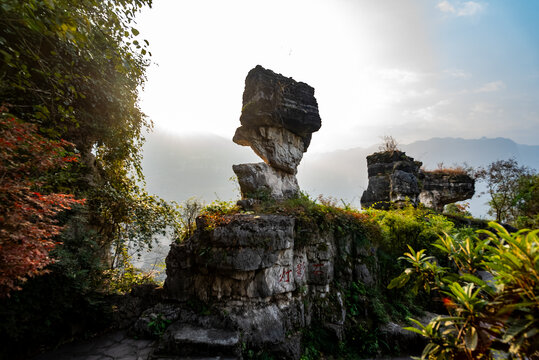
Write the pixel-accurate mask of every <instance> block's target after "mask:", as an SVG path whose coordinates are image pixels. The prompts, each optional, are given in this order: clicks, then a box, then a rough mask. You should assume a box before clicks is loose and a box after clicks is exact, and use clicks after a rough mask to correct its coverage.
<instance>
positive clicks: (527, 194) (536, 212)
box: [514, 174, 539, 228]
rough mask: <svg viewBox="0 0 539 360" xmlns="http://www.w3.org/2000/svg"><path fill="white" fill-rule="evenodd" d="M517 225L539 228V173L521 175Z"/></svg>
mask: <svg viewBox="0 0 539 360" xmlns="http://www.w3.org/2000/svg"><path fill="white" fill-rule="evenodd" d="M514 202H515V207H516V209H517V214H518V218H517V226H519V227H530V228H539V175H538V174H529V175H524V176H521V177H520V179H519V181H518V187H517V192H516V197H515V199H514Z"/></svg>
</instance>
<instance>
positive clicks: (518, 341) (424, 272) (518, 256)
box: [388, 222, 539, 359]
mask: <svg viewBox="0 0 539 360" xmlns="http://www.w3.org/2000/svg"><path fill="white" fill-rule="evenodd" d="M489 226H490V227H491V228H492V229H494V231H495V232H492V231H488V230H479V231H477V235H473V236H470V237H466V238H465V239H457V238H454V237H451V236H449V235H446V236H445V237H443V238H441V239H440V241H439V242H438V243H437V244H435V246H436V247H437V248H438V249H440V250H442V251H443V252H445V253H446V254H447V255H448V256H449V257H450V259H451V260H452V262H453V265H454V268H455V269H457V270H458V273H457V272H450V271H449V269H448V268H441V267H439V266H438V265H437V264H436V263H435V261H434V259H433V258H432V257H429V256H427V255H426V254H425V250H420V251H417V252H415V251H414V250H413V249H412V248H410V252H409V253H406V254H405V256H404V257H402V258H401V259H405V260H406V261H408V262H409V263H410V264H412V267H410V268H407V269H406V270H405V271H404V272H403V273H402V274H401V275H400V276H398V277H397V278H395V279H393V281H391V283H390V284H389V286H388V287H389V288H394V287H403V286H404V285H405V284H406V283H407V282H408V281H410V280H413V281H415V283H416V285H415V286H414V288H419V287H420V286H423V288H424V289H425V290H427V291H428V292H429V291H430V290H435V291H436V292H438V295H440V296H442V298H443V302H444V305H445V307H446V309H447V311H448V315H449V316H439V317H437V318H435V319H433V320H432V321H431V322H430V323H429V324H427V325H422V324H420V323H419V322H418V321H416V320H412V322H414V323H415V325H416V327H408V328H406V329H407V330H410V331H414V332H416V333H419V334H421V335H422V336H424V337H426V338H427V339H428V340H429V344H428V345H427V346H426V347H425V349H424V351H423V354H422V356H421V359H493V358H494V352H495V351H503V352H506V353H508V355H509V356H511V357H512V358H519V359H525V358H528V357H535V356H538V355H539V266H538V260H539V236H538V233H539V230H533V231H530V230H520V231H519V232H516V233H513V234H510V233H508V232H507V230H505V229H504V228H503V227H502V226H501V225H499V224H497V223H494V222H491V223H489Z"/></svg>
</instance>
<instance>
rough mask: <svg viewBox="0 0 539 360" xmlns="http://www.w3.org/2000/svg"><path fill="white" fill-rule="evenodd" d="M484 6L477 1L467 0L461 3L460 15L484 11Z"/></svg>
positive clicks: (470, 14) (458, 13)
mask: <svg viewBox="0 0 539 360" xmlns="http://www.w3.org/2000/svg"><path fill="white" fill-rule="evenodd" d="M483 8H484V6H483V5H481V4H480V3H478V2H475V1H467V2H465V3H463V4H462V5H461V7H460V8H459V10H458V12H457V15H458V16H472V15H475V14H477V13H479V12H481V11H483Z"/></svg>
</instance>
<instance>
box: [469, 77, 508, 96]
mask: <svg viewBox="0 0 539 360" xmlns="http://www.w3.org/2000/svg"><path fill="white" fill-rule="evenodd" d="M502 89H505V83H504V82H503V81H499V80H498V81H492V82H489V83H486V84H485V85H483V86H481V87H480V88H479V89H477V90H475V92H477V93H484V92H495V91H499V90H502Z"/></svg>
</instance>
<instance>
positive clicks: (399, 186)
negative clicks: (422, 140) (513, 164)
mask: <svg viewBox="0 0 539 360" xmlns="http://www.w3.org/2000/svg"><path fill="white" fill-rule="evenodd" d="M421 165H422V163H421V162H420V161H414V159H413V158H411V157H409V156H407V155H406V154H405V153H404V152H402V151H393V152H379V153H374V154H372V155H369V156H367V168H368V175H369V185H368V187H367V190H365V192H363V196H362V197H361V206H362V207H363V208H368V207H371V206H372V207H374V208H377V209H387V208H388V207H389V205H390V204H391V203H394V204H397V205H398V204H401V203H404V202H405V201H410V202H411V203H412V204H413V205H414V206H416V205H418V204H419V203H422V204H424V205H425V206H427V207H429V208H432V209H436V210H438V211H440V212H441V211H443V208H444V205H446V204H450V203H453V202H456V201H461V200H466V199H470V198H471V197H472V196H473V194H474V190H475V180H474V179H473V178H472V177H470V176H469V175H467V174H463V173H455V172H454V171H450V170H448V171H445V172H444V171H443V170H441V171H440V170H437V171H434V172H428V171H423V170H421V169H420V168H421Z"/></svg>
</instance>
